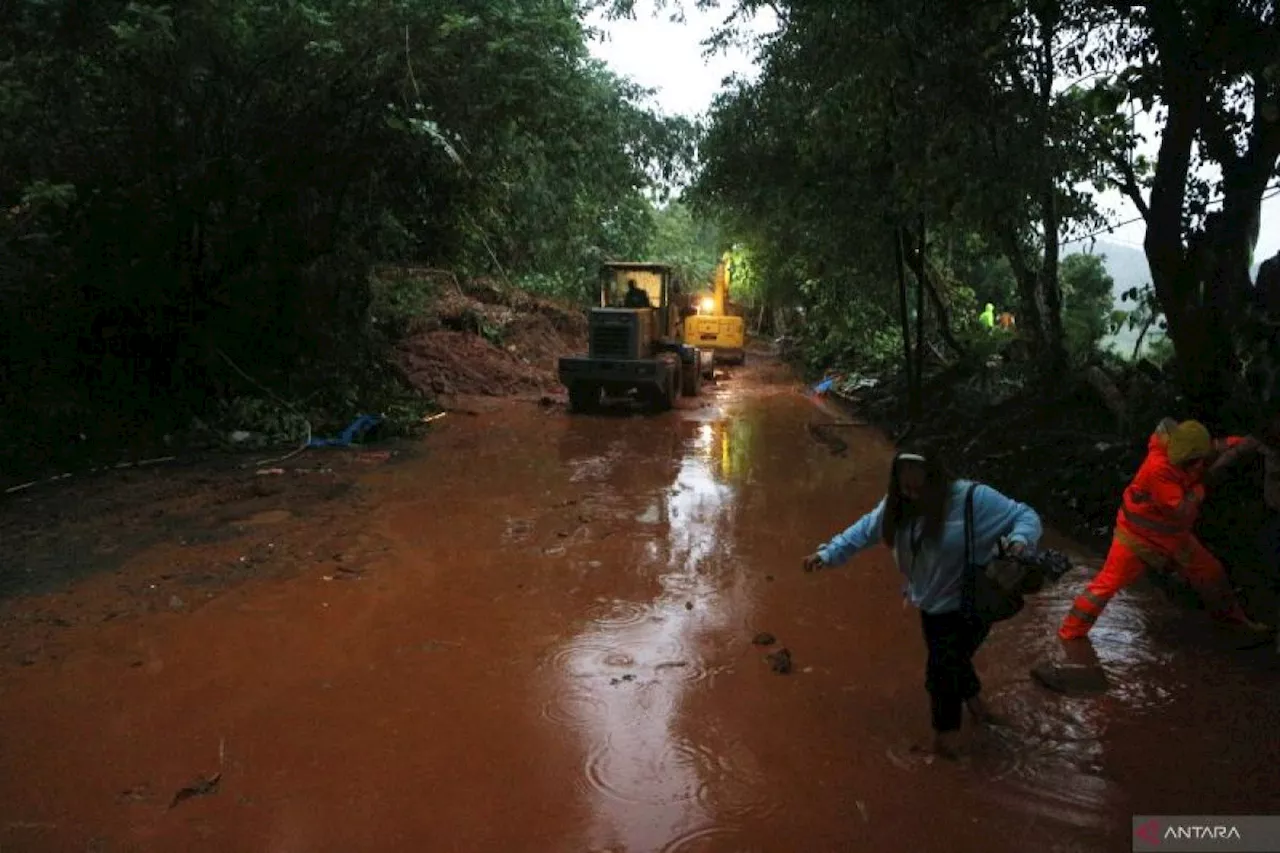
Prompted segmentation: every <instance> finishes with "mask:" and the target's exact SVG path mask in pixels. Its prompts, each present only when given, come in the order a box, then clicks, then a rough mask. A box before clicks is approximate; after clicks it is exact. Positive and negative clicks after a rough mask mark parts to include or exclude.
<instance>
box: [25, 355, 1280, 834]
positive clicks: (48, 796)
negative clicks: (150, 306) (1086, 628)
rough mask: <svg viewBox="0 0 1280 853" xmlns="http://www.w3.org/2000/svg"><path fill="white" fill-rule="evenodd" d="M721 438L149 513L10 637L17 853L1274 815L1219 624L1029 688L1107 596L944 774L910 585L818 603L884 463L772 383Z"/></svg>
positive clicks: (527, 459) (752, 388) (509, 437)
mask: <svg viewBox="0 0 1280 853" xmlns="http://www.w3.org/2000/svg"><path fill="white" fill-rule="evenodd" d="M704 401H705V404H703V405H696V406H690V405H688V403H687V401H686V407H685V408H681V409H679V410H677V411H674V412H671V413H668V414H664V415H661V416H656V417H591V418H584V417H571V416H569V415H567V414H566V413H565V412H564V410H563V409H562V408H559V407H539V406H537V405H531V404H517V403H501V404H495V405H493V406H491V407H488V410H486V411H480V412H479V413H477V414H473V415H463V414H456V415H453V416H450V417H448V418H446V419H445V420H444V421H442V422H441V423H440V428H439V429H438V430H437V431H436V432H435V433H433V435H431V436H430V437H429V438H428V439H426V440H425V441H424V442H423V443H422V444H421V445H420V446H418V447H417V448H414V449H413V450H412V451H411V452H408V453H404V454H401V455H399V456H397V457H394V458H392V459H390V460H385V459H374V460H373V461H372V462H370V463H369V464H361V463H360V462H350V461H348V462H346V463H344V464H345V466H346V467H344V468H342V469H341V470H340V471H339V474H342V475H343V476H345V477H346V480H345V482H347V483H348V487H342V486H341V484H337V485H334V484H330V485H327V486H323V487H317V486H312V485H310V484H313V483H315V482H317V477H318V476H319V474H318V473H312V474H311V475H308V476H302V475H301V474H295V472H292V471H290V472H287V473H286V475H284V476H274V479H273V475H261V478H259V479H263V480H272V482H278V483H279V485H278V486H272V487H270V488H268V489H263V488H261V487H259V486H257V485H253V486H237V487H236V489H239V491H236V490H235V489H232V491H231V493H230V494H231V497H227V498H225V499H224V501H223V503H222V504H219V506H220V507H221V508H220V509H219V508H207V509H206V510H201V509H200V507H198V506H196V507H195V508H194V509H190V508H189V511H188V512H187V514H186V515H185V516H184V518H185V519H187V521H185V522H184V524H186V525H187V526H186V527H184V526H183V524H176V523H175V524H174V525H173V526H172V527H171V528H162V529H161V533H162V534H163V535H160V534H157V533H156V529H157V528H156V525H157V524H159V521H155V523H153V524H148V523H147V521H146V520H147V519H148V518H150V519H153V520H154V519H164V518H169V517H170V516H171V515H172V512H169V513H168V514H167V515H166V509H165V506H166V505H167V504H166V505H162V506H160V507H158V508H156V509H148V508H147V506H146V505H145V500H144V498H143V497H139V496H136V495H135V496H134V497H133V500H134V501H135V510H136V511H135V512H134V516H131V517H132V518H133V519H134V520H133V521H132V522H131V524H132V527H127V526H126V527H122V526H121V524H122V523H121V524H113V525H110V526H113V527H114V528H117V529H114V531H113V538H112V542H113V543H114V546H113V548H108V549H107V550H106V551H103V550H102V549H101V548H98V549H97V550H94V549H89V548H85V549H80V550H78V551H77V552H76V554H75V555H74V557H75V560H76V561H77V566H78V569H77V571H76V572H74V573H66V574H65V577H64V576H62V575H59V576H58V577H59V578H61V579H60V580H58V581H57V582H51V583H49V584H46V585H44V587H40V588H36V587H32V588H30V589H25V588H24V589H25V591H21V592H11V593H10V594H9V595H8V597H7V598H6V600H5V601H3V602H0V608H2V609H0V615H2V616H3V622H2V623H0V669H2V673H0V850H4V851H9V850H20V851H99V853H106V851H134V850H137V851H149V850H164V851H168V850H174V851H203V850H207V851H270V853H293V851H299V853H301V851H344V852H345V851H364V850H369V851H430V853H437V851H441V853H443V851H489V850H492V851H503V853H512V851H531V853H532V851H539V852H541V851H547V852H548V853H558V852H559V851H564V853H586V851H664V853H675V851H684V853H692V851H725V852H726V853H728V852H729V851H778V853H790V851H837V850H840V851H843V850H867V851H881V850H883V851H891V850H915V851H949V852H950V851H958V853H964V851H983V853H992V852H993V851H1018V853H1022V852H1023V851H1030V850H1036V851H1111V850H1115V851H1127V850H1129V849H1130V837H1129V825H1130V815H1131V814H1134V813H1191V814H1215V813H1219V814H1221V813H1234V814H1240V813H1266V812H1271V813H1276V812H1280V738H1277V737H1276V736H1275V730H1276V724H1277V707H1278V706H1277V703H1276V700H1275V696H1276V693H1275V687H1276V674H1275V672H1274V669H1275V665H1274V661H1273V658H1274V655H1273V653H1269V652H1267V651H1265V650H1263V651H1261V652H1257V651H1255V652H1239V651H1233V650H1232V649H1231V647H1230V645H1226V644H1224V643H1222V642H1220V641H1219V639H1218V638H1217V637H1216V635H1215V634H1213V633H1212V631H1211V629H1207V628H1205V627H1204V626H1203V624H1202V623H1203V620H1202V619H1201V618H1200V617H1201V615H1200V614H1195V613H1184V612H1179V611H1177V610H1175V609H1173V608H1172V607H1171V606H1169V605H1167V604H1166V603H1165V602H1164V601H1163V599H1161V598H1159V597H1158V596H1156V595H1155V594H1153V593H1144V592H1135V593H1122V594H1121V596H1120V597H1119V598H1118V599H1117V600H1116V602H1115V603H1114V604H1113V605H1112V607H1111V608H1110V609H1109V610H1108V612H1107V615H1106V617H1105V620H1104V622H1105V624H1104V625H1103V626H1100V628H1099V629H1098V630H1097V631H1096V641H1095V642H1096V646H1097V650H1098V654H1099V656H1100V657H1101V659H1102V661H1103V663H1104V665H1105V667H1106V669H1107V671H1108V674H1109V676H1110V678H1111V680H1112V685H1113V686H1112V688H1111V690H1110V692H1108V693H1107V694H1105V695H1101V696H1091V697H1076V698H1064V697H1062V696H1058V695H1055V694H1052V693H1048V692H1046V691H1044V690H1043V689H1042V688H1039V687H1038V686H1036V685H1035V684H1033V683H1032V682H1031V681H1030V679H1029V678H1028V677H1027V674H1026V673H1027V670H1028V668H1029V667H1030V666H1031V665H1033V664H1034V663H1036V662H1038V661H1040V660H1042V659H1044V658H1045V657H1046V656H1051V655H1053V654H1055V647H1056V641H1055V640H1053V639H1052V635H1053V628H1054V627H1055V626H1056V624H1057V621H1058V620H1059V619H1060V618H1061V615H1062V613H1063V612H1064V611H1065V610H1066V608H1067V606H1068V599H1069V596H1070V594H1071V592H1072V591H1073V587H1074V586H1075V584H1076V582H1078V580H1079V578H1080V577H1081V574H1080V573H1079V572H1077V573H1073V574H1072V575H1071V576H1069V578H1068V582H1067V583H1066V584H1065V585H1064V587H1063V588H1061V589H1060V590H1058V591H1056V592H1052V593H1048V594H1046V595H1044V596H1042V597H1041V598H1039V599H1037V600H1035V601H1034V602H1032V603H1031V604H1030V605H1029V606H1028V608H1027V611H1026V612H1025V613H1024V614H1022V615H1020V616H1019V617H1018V618H1017V619H1016V620H1015V621H1013V622H1011V623H1007V624H1003V625H1001V626H999V627H998V628H997V629H996V630H995V632H994V633H993V636H992V639H991V640H990V641H989V642H988V644H987V646H986V647H985V648H984V650H983V651H982V652H981V653H980V655H979V658H978V664H979V671H980V673H981V674H982V675H983V678H984V682H985V685H986V691H987V696H988V697H989V698H990V699H991V700H992V702H993V704H994V706H995V707H996V708H997V709H999V710H1002V711H1004V712H1005V713H1007V714H1009V715H1010V716H1012V717H1013V719H1014V722H1015V724H1016V725H1015V727H1014V728H1012V729H1011V730H1008V731H1002V732H978V733H975V734H973V735H972V737H971V739H970V741H969V744H968V746H969V756H968V757H967V758H966V759H964V760H963V761H962V762H960V763H950V762H935V763H930V762H928V761H926V760H925V759H924V757H923V756H922V755H921V754H919V753H917V752H915V751H913V749H912V745H913V744H914V743H917V742H924V741H926V740H927V738H928V735H929V727H928V726H929V724H928V704H927V700H926V697H925V694H924V690H923V680H924V648H923V640H922V638H921V634H920V625H919V618H918V615H917V614H916V613H915V612H914V611H911V610H904V609H903V608H902V607H901V605H900V599H899V579H898V577H897V575H896V573H895V570H894V568H893V565H892V562H891V560H890V559H889V557H888V555H887V553H885V552H884V551H883V549H877V550H874V551H871V552H868V553H866V554H864V555H862V556H861V557H859V558H856V559H855V560H854V561H852V562H851V563H850V564H848V565H847V566H846V567H844V568H842V569H839V570H834V571H829V572H823V573H819V574H816V575H806V574H804V573H803V572H802V571H801V570H800V560H801V558H802V557H803V556H804V555H805V554H806V553H808V552H809V551H810V550H812V548H813V546H814V545H816V544H818V543H820V542H821V541H823V540H825V539H826V538H827V537H828V536H829V535H831V534H832V533H834V532H836V531H838V530H840V529H842V528H843V527H844V526H845V525H846V524H848V523H849V522H850V521H852V520H853V519H854V518H855V517H856V516H857V514H858V513H860V512H861V511H864V510H866V509H867V508H869V507H871V506H872V505H873V504H874V503H875V501H876V500H878V498H879V496H880V495H881V494H882V490H883V487H884V474H885V469H886V464H887V460H888V456H889V452H890V449H889V445H888V444H887V442H886V441H885V440H884V439H883V438H881V437H879V436H877V435H876V434H874V433H872V432H870V431H862V430H858V429H842V431H841V432H840V435H841V437H842V438H843V439H844V440H845V441H847V443H848V445H849V448H848V451H847V452H846V453H845V454H844V455H836V454H833V452H832V449H831V448H830V447H828V446H825V445H824V444H822V443H821V442H818V441H815V440H814V438H813V437H812V435H811V434H810V431H809V430H808V429H807V424H809V423H810V422H812V421H815V420H823V419H830V418H831V417H832V414H831V413H828V412H823V411H821V410H819V409H818V408H817V407H815V405H814V404H813V403H812V402H810V401H809V400H807V399H806V398H805V397H804V396H803V395H801V394H800V393H799V389H798V388H797V387H796V386H795V385H794V383H793V382H792V381H791V380H790V379H789V378H788V376H787V374H786V373H785V371H783V370H781V369H780V368H779V367H777V366H776V365H773V364H770V363H768V362H767V361H766V362H761V361H760V360H756V362H755V363H754V364H751V365H748V366H747V367H746V368H743V369H740V370H738V371H735V375H734V376H733V377H732V378H731V380H730V381H728V382H725V383H724V384H722V385H720V386H718V387H716V388H710V389H708V390H707V392H706V396H705V398H704ZM328 458H331V459H334V460H337V459H345V460H350V459H351V458H353V457H352V456H351V455H350V454H345V455H344V454H340V453H335V454H333V455H332V456H331V457H328ZM366 461H367V459H366ZM292 464H295V465H304V466H305V465H310V466H314V465H316V464H317V463H316V461H315V459H314V458H307V457H302V458H299V459H298V460H295V461H294V462H293V463H292ZM334 464H335V466H336V465H337V463H334ZM304 470H311V471H315V470H318V469H304ZM155 476H157V477H159V476H163V475H155ZM173 476H177V475H176V474H175V475H173ZM227 477H228V478H231V479H230V480H219V481H218V482H219V483H223V485H226V483H229V482H232V481H233V480H235V479H236V478H238V479H239V480H241V481H245V482H248V481H255V477H258V475H255V474H254V472H253V471H252V470H248V471H241V472H233V473H231V474H228V475H227ZM153 479H154V478H153ZM255 482H256V481H255ZM215 485H217V484H211V485H209V486H208V487H207V489H208V490H209V491H211V492H218V489H217V488H214V486H215ZM52 488H56V487H52ZM103 488H106V487H105V486H104V487H103ZM226 488H231V486H226ZM245 489H248V491H246V490H245ZM317 490H318V491H317ZM224 491H225V489H224ZM68 494H72V493H68ZM237 496H238V497H237ZM97 499H98V500H101V501H106V500H107V498H106V497H103V496H99V497H98V498H97ZM156 500H162V498H156ZM172 500H174V499H172V498H168V497H163V501H162V502H164V501H167V502H169V503H172ZM190 500H195V498H191V499H190ZM237 501H241V502H242V503H243V502H247V503H246V504H245V506H243V507H242V508H241V510H240V511H235V506H236V505H237V504H236V502H237ZM264 501H267V502H274V503H269V504H268V503H264ZM138 502H142V503H138ZM228 506H230V507H231V509H228V508H227V507H228ZM22 507H23V505H22V504H20V503H16V502H12V503H11V504H10V506H8V507H7V508H6V510H5V511H6V512H9V513H12V512H17V511H21V510H22ZM264 507H265V508H264ZM101 517H102V518H104V519H106V518H108V517H109V515H108V514H106V513H105V511H104V513H102V514H101ZM193 519H194V520H193ZM202 519H203V522H204V526H203V529H204V530H205V534H206V535H204V536H203V537H201V536H200V535H197V533H198V531H196V530H195V528H196V527H200V524H198V523H197V522H199V521H200V520H202ZM59 524H62V525H66V524H70V522H60V523H58V524H55V523H54V522H49V524H48V525H47V527H48V530H47V531H46V534H45V535H46V538H47V541H48V543H49V545H48V547H50V548H53V547H54V545H55V544H56V543H57V542H59V541H63V542H64V543H65V542H67V541H70V540H69V538H68V537H70V536H71V534H70V533H60V532H59V531H60V530H62V528H61V527H60V526H59ZM103 524H107V522H106V521H104V522H103ZM131 531H137V532H136V535H135V533H132V532H131ZM143 531H146V532H147V535H146V536H144V535H143ZM82 533H83V531H81V532H80V533H77V534H76V535H78V536H79V535H81V534H82ZM104 535H105V534H104ZM1053 544H1056V545H1059V546H1062V547H1066V548H1068V549H1069V548H1070V546H1069V544H1066V543H1062V542H1061V541H1056V542H1054V543H1053ZM1078 556H1080V557H1081V559H1083V560H1086V561H1088V562H1089V565H1092V566H1096V565H1097V563H1096V560H1090V558H1089V557H1087V556H1085V555H1078ZM22 559H30V557H29V556H26V557H23V558H22ZM227 566H231V567H235V566H240V567H241V568H240V570H238V572H237V573H234V577H233V578H232V580H230V581H229V580H227V572H229V571H231V569H227V568H226V567H227ZM219 567H222V568H219ZM46 568H47V567H46ZM42 570H43V569H42ZM50 571H51V569H50ZM28 574H31V573H30V572H28ZM37 587H39V585H37ZM760 632H769V633H771V634H773V635H775V636H776V638H777V643H776V644H775V645H774V646H772V647H763V646H759V645H754V644H753V642H752V641H753V638H755V636H756V635H757V634H758V633H760ZM783 646H785V647H786V648H787V649H789V650H790V652H791V654H792V656H793V663H794V669H793V671H792V672H790V673H789V674H786V675H781V674H778V673H775V672H774V671H773V670H772V668H771V667H770V665H769V663H768V662H766V660H765V655H766V654H767V653H768V652H769V651H771V650H773V649H776V648H779V647H783ZM183 789H186V791H185V793H183V794H181V795H179V792H180V791H183Z"/></svg>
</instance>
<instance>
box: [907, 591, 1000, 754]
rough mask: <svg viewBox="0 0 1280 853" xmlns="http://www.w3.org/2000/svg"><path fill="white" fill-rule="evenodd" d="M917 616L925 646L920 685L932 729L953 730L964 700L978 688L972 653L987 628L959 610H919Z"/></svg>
mask: <svg viewBox="0 0 1280 853" xmlns="http://www.w3.org/2000/svg"><path fill="white" fill-rule="evenodd" d="M920 619H921V622H922V623H923V626H924V641H925V644H926V645H927V646H928V647H929V662H928V664H927V665H926V666H925V679H924V686H925V689H926V690H928V691H929V699H930V702H931V703H932V705H933V729H934V731H938V732H953V731H955V730H957V729H959V728H960V719H961V712H962V711H963V709H964V703H965V702H966V701H968V700H969V699H972V698H973V697H974V696H977V695H978V693H979V692H981V690H982V682H981V681H979V680H978V673H977V672H976V671H975V670H974V668H973V655H974V653H975V652H977V651H978V647H979V646H981V645H982V643H983V641H984V640H986V639H987V634H988V633H989V632H990V631H991V628H990V626H988V625H983V624H982V623H980V622H979V621H978V620H976V619H974V618H973V617H972V616H968V615H966V614H964V613H963V612H961V611H959V610H956V611H952V612H950V613H925V612H924V611H921V612H920Z"/></svg>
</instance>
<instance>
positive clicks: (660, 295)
mask: <svg viewBox="0 0 1280 853" xmlns="http://www.w3.org/2000/svg"><path fill="white" fill-rule="evenodd" d="M633 286H634V288H635V289H638V290H640V291H641V292H643V293H644V294H645V295H646V296H647V297H648V299H649V309H648V310H650V311H652V312H653V315H652V317H651V319H650V324H649V325H650V329H651V331H650V332H648V334H647V335H646V337H648V339H649V340H650V341H653V340H658V339H662V338H669V339H672V340H677V341H678V340H679V339H680V325H681V321H682V319H683V316H684V313H686V312H684V311H683V310H682V309H683V307H684V304H685V302H687V300H686V299H685V298H684V295H683V291H684V285H683V282H681V280H680V277H679V276H678V275H677V274H676V272H675V269H674V268H673V267H672V266H671V265H669V264H657V263H638V262H613V263H606V264H605V265H604V266H603V267H602V269H601V271H600V308H602V309H612V310H620V311H643V310H646V309H643V308H637V307H632V306H631V305H630V304H629V302H634V298H633V299H632V300H628V292H629V291H631V290H632V289H633Z"/></svg>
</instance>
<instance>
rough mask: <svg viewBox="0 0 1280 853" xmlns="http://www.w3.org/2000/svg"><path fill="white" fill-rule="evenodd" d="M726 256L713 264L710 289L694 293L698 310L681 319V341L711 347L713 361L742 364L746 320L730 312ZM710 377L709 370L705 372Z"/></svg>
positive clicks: (745, 352) (743, 359)
mask: <svg viewBox="0 0 1280 853" xmlns="http://www.w3.org/2000/svg"><path fill="white" fill-rule="evenodd" d="M729 274H730V266H729V256H728V255H727V254H726V255H725V256H724V257H723V258H721V260H720V263H719V264H718V265H717V266H716V272H715V276H714V277H713V278H712V282H711V292H710V293H703V294H699V295H697V296H695V307H696V309H697V313H696V314H694V315H692V316H690V317H689V318H687V319H686V320H685V322H684V342H685V343H686V344H688V345H690V346H696V347H701V348H703V349H709V350H711V352H712V354H713V357H714V361H717V362H720V363H724V364H742V363H743V362H744V361H746V359H747V350H746V323H745V322H744V321H743V319H742V318H741V317H737V316H734V315H732V314H730V313H729V310H728V303H729ZM706 375H707V377H708V378H710V376H711V375H712V372H708V373H707V374H706Z"/></svg>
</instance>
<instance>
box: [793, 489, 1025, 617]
mask: <svg viewBox="0 0 1280 853" xmlns="http://www.w3.org/2000/svg"><path fill="white" fill-rule="evenodd" d="M969 486H970V483H969V481H967V480H956V481H955V482H954V483H952V484H951V498H950V500H949V501H948V502H947V521H946V524H945V525H943V529H942V533H941V536H940V537H939V541H938V542H936V543H928V542H926V543H923V544H922V545H921V547H920V553H919V554H917V555H916V556H915V557H914V558H913V557H912V554H911V539H912V535H913V533H915V532H917V531H918V530H919V527H920V524H921V520H920V519H916V520H915V521H914V522H912V523H909V524H904V525H902V527H901V528H899V530H898V534H897V541H896V543H895V545H896V546H897V547H895V548H894V549H893V557H894V561H895V562H896V563H897V564H898V568H899V569H900V570H901V571H902V573H903V575H905V576H906V588H905V590H904V592H905V594H906V595H907V596H908V597H909V598H910V600H911V603H912V604H913V605H915V606H916V607H919V608H920V609H921V610H923V611H924V612H925V613H949V612H951V611H954V610H958V609H960V598H961V594H962V589H961V584H962V581H963V578H964V502H965V492H966V491H967V490H968V488H969ZM884 504H885V499H884V498H881V499H880V503H879V504H877V505H876V508H875V509H873V510H871V512H869V513H867V514H866V515H864V516H863V517H862V518H860V519H858V520H857V521H856V522H854V524H853V526H852V527H850V528H849V529H848V530H846V531H844V532H843V533H841V534H839V535H838V536H836V537H835V538H834V539H832V540H831V541H830V542H828V543H827V544H826V545H823V546H822V547H821V548H819V549H818V556H819V557H821V558H822V562H823V563H825V564H826V565H828V566H838V565H840V564H841V563H843V562H845V561H846V560H848V559H849V558H850V557H852V556H853V555H854V554H856V553H858V552H859V551H861V550H863V549H864V548H866V547H868V546H870V545H875V544H877V543H880V542H882V541H883V540H882V535H881V521H882V519H883V518H884ZM1040 533H1041V527H1040V516H1038V515H1036V512H1035V510H1033V509H1032V508H1031V507H1029V506H1027V505H1026V504H1023V503H1019V502H1018V501H1015V500H1012V499H1010V498H1007V497H1005V496H1004V495H1002V494H1001V493H1000V492H998V491H996V490H995V489H993V488H991V487H990V486H985V485H979V486H978V487H977V488H976V489H974V492H973V548H974V551H973V555H974V556H973V559H974V562H975V563H977V564H978V565H980V566H985V565H986V564H987V563H989V562H991V558H992V557H993V556H994V555H995V553H996V548H997V546H998V545H999V542H1000V540H1001V539H1002V538H1006V537H1007V538H1008V540H1009V542H1010V543H1013V542H1019V543H1022V544H1023V545H1024V546H1026V547H1027V549H1028V550H1033V549H1034V548H1035V547H1036V544H1037V543H1038V542H1039V541H1040Z"/></svg>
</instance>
